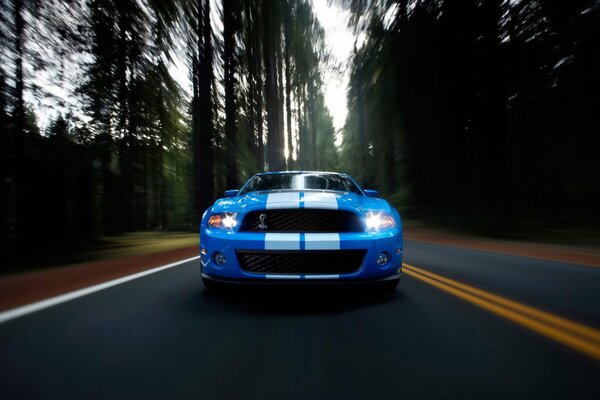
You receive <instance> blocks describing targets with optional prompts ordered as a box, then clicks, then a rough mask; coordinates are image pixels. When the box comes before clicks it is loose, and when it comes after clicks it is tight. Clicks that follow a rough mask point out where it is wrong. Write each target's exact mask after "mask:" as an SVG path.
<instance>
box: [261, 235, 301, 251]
mask: <svg viewBox="0 0 600 400" xmlns="http://www.w3.org/2000/svg"><path fill="white" fill-rule="evenodd" d="M265 250H300V234H299V233H265Z"/></svg>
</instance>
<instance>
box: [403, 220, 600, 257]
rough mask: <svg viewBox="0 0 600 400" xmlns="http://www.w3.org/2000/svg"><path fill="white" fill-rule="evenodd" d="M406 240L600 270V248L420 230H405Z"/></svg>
mask: <svg viewBox="0 0 600 400" xmlns="http://www.w3.org/2000/svg"><path fill="white" fill-rule="evenodd" d="M404 238H405V239H407V240H414V241H418V242H426V243H434V244H441V245H445V246H452V247H460V248H464V249H471V250H481V251H488V252H493V253H502V254H510V255H514V256H522V257H531V258H538V259H542V260H550V261H559V262H564V263H569V264H580V265H585V266H589V267H600V249H598V248H591V247H578V246H566V245H557V244H547V243H531V242H520V241H515V240H502V239H486V238H480V237H475V236H467V235H460V234H456V233H450V232H444V231H442V230H435V229H428V228H420V227H419V228H416V227H407V228H405V231H404Z"/></svg>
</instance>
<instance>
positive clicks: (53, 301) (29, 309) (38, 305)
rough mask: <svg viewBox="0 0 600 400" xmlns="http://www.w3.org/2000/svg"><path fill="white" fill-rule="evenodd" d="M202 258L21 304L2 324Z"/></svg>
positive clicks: (3, 316)
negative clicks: (24, 304)
mask: <svg viewBox="0 0 600 400" xmlns="http://www.w3.org/2000/svg"><path fill="white" fill-rule="evenodd" d="M198 258H200V256H195V257H190V258H186V259H185V260H180V261H176V262H174V263H171V264H166V265H163V266H161V267H156V268H153V269H149V270H147V271H142V272H138V273H137V274H133V275H127V276H124V277H122V278H117V279H114V280H112V281H108V282H104V283H99V284H97V285H93V286H89V287H86V288H83V289H78V290H75V291H73V292H69V293H65V294H61V295H59V296H55V297H51V298H49V299H46V300H41V301H37V302H35V303H31V304H28V305H26V306H21V307H17V308H13V309H12V310H8V311H4V312H1V313H0V324H1V323H3V322H6V321H10V320H11V319H15V318H18V317H22V316H24V315H27V314H31V313H33V312H36V311H39V310H43V309H45V308H48V307H52V306H55V305H58V304H61V303H65V302H67V301H71V300H74V299H77V298H79V297H83V296H87V295H88V294H92V293H95V292H99V291H100V290H104V289H108V288H110V287H113V286H117V285H120V284H122V283H125V282H129V281H132V280H134V279H138V278H141V277H144V276H146V275H150V274H154V273H156V272H160V271H163V270H165V269H168V268H173V267H176V266H178V265H180V264H184V263H186V262H189V261H194V260H197V259H198Z"/></svg>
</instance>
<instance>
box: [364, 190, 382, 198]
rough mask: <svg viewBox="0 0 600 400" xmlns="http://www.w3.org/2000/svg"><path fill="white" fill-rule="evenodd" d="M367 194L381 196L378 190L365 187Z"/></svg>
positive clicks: (368, 195)
mask: <svg viewBox="0 0 600 400" xmlns="http://www.w3.org/2000/svg"><path fill="white" fill-rule="evenodd" d="M365 195H366V196H367V197H379V191H378V190H370V189H365Z"/></svg>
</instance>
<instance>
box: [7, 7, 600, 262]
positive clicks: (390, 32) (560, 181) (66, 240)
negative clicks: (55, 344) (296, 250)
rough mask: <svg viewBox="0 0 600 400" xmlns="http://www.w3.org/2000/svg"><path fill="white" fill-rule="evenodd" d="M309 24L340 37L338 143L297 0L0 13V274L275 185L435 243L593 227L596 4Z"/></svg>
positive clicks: (318, 35)
mask: <svg viewBox="0 0 600 400" xmlns="http://www.w3.org/2000/svg"><path fill="white" fill-rule="evenodd" d="M314 1H318V0H314ZM329 4H330V5H334V6H336V7H339V8H340V9H343V10H346V11H347V12H349V13H350V14H349V15H350V18H349V21H348V23H349V26H350V29H351V30H352V31H353V33H354V37H355V42H354V52H353V55H352V58H351V65H347V66H346V65H344V66H341V67H340V71H339V73H341V74H343V73H347V74H348V75H349V82H350V83H349V87H348V96H347V99H339V101H340V102H345V101H347V105H348V117H347V120H346V123H345V126H344V127H343V129H341V130H339V131H336V130H335V128H334V125H333V119H332V116H331V114H330V111H329V110H328V108H327V106H326V102H325V97H324V91H323V90H324V89H323V88H324V82H323V70H324V65H325V64H327V62H328V58H329V56H330V55H329V53H328V51H327V50H326V37H325V32H324V30H323V28H322V26H321V25H320V24H319V22H318V18H317V16H316V15H315V13H314V7H313V1H311V0H282V1H276V0H45V1H37V0H0V59H1V63H0V152H1V155H0V163H1V166H0V175H1V176H0V213H1V214H0V221H1V227H0V229H1V236H0V237H1V240H0V247H1V250H2V254H3V255H4V254H7V255H9V256H16V255H18V254H19V252H23V251H25V249H27V251H30V249H31V247H32V246H35V247H36V248H37V249H39V250H43V251H46V250H48V249H55V248H61V247H63V248H70V249H72V248H73V247H74V246H78V245H85V244H89V243H91V242H93V241H94V240H96V239H97V238H100V237H102V236H105V235H110V234H118V233H123V232H129V231H133V230H146V229H196V228H197V225H198V220H199V216H200V215H201V214H202V212H203V211H204V210H205V209H206V208H207V207H208V206H209V205H210V204H211V203H212V201H214V199H215V198H216V197H218V196H219V195H220V194H221V193H222V192H223V190H225V189H229V188H235V187H238V186H239V185H240V184H241V183H242V182H243V181H244V180H245V179H246V178H247V177H248V176H250V175H251V174H253V173H255V172H257V171H263V170H284V169H305V170H342V171H344V172H348V173H351V174H352V175H354V176H355V177H356V178H357V179H358V181H359V182H360V183H361V184H364V185H368V186H370V187H372V188H374V189H379V190H380V191H381V193H382V194H383V195H384V196H385V197H387V198H388V199H389V200H390V201H391V202H393V203H394V205H396V206H397V207H398V208H399V209H401V211H402V212H403V213H404V214H405V215H408V216H410V217H414V218H419V219H434V220H435V221H437V222H438V223H443V224H446V225H448V226H455V227H458V226H461V227H465V226H475V225H477V226H484V227H485V228H486V229H488V231H489V230H493V229H501V230H502V231H504V232H510V231H511V230H513V229H515V227H517V226H519V224H527V223H532V224H539V226H570V225H572V226H581V224H585V225H586V226H591V227H598V222H599V220H600V217H599V212H598V210H599V206H598V204H600V196H599V185H598V183H597V180H598V172H597V171H599V170H600V168H599V167H600V165H598V164H599V161H598V160H599V157H598V156H597V154H596V153H597V151H598V145H599V144H600V140H599V137H600V112H599V111H598V110H600V5H599V2H598V1H596V0H573V1H553V0H520V1H519V0H396V1H391V0H333V1H330V2H329ZM340 23H345V22H343V19H340ZM334 45H335V44H334ZM182 71H183V72H182ZM182 76H183V78H182ZM48 110H50V111H48ZM337 137H341V141H336V138H337ZM336 143H337V144H336ZM340 143H341V144H340Z"/></svg>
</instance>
